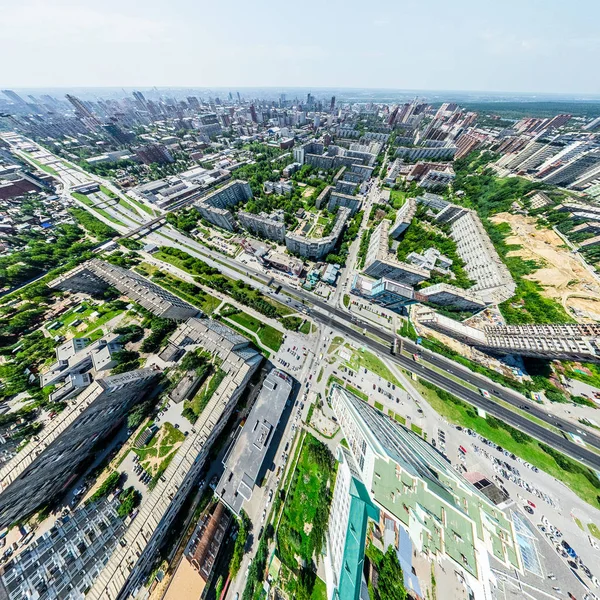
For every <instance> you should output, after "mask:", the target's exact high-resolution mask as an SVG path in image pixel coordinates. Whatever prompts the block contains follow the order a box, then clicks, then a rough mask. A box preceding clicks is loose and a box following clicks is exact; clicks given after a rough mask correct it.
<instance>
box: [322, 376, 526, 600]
mask: <svg viewBox="0 0 600 600" xmlns="http://www.w3.org/2000/svg"><path fill="white" fill-rule="evenodd" d="M330 401H331V406H332V408H333V410H334V412H335V414H336V416H337V418H338V421H339V423H340V426H341V428H342V430H343V433H344V437H345V439H346V441H347V443H348V446H349V448H350V453H351V454H352V457H353V458H354V462H355V464H356V467H357V470H358V473H359V474H360V477H361V480H362V481H364V484H365V487H366V489H367V490H369V497H370V498H371V499H372V501H373V502H374V504H375V505H376V506H377V507H378V508H379V509H380V513H381V518H382V519H383V518H387V519H392V520H393V521H395V522H396V523H397V524H398V526H399V527H402V528H404V529H405V530H406V531H407V532H408V534H409V536H410V539H411V541H412V543H413V547H414V548H415V549H416V551H417V552H422V553H425V554H428V555H429V556H434V557H438V558H439V559H447V560H449V561H451V563H452V564H453V566H454V567H455V568H456V569H457V570H458V571H460V572H461V573H463V574H464V576H465V579H466V581H467V583H468V585H469V587H470V588H471V590H472V591H473V592H474V597H476V598H479V597H491V591H490V578H491V570H490V563H489V555H490V554H491V555H492V556H494V558H496V559H497V560H498V561H500V562H501V563H502V564H504V565H505V566H507V567H512V568H514V569H517V570H522V562H521V557H520V551H519V547H518V543H517V541H516V537H515V532H514V528H513V525H512V522H511V521H510V520H509V519H508V518H507V517H506V515H505V514H504V512H503V511H502V510H501V509H500V508H498V507H497V506H496V505H494V504H493V503H492V502H491V501H490V500H489V499H488V498H487V497H486V496H484V495H483V494H482V493H481V492H479V491H478V490H477V489H476V488H475V487H473V486H472V485H471V484H470V483H469V482H468V481H467V480H466V479H465V478H464V477H462V475H460V474H459V473H458V472H457V471H455V470H454V469H453V468H452V466H451V465H450V463H448V462H447V461H446V460H445V459H444V458H443V457H442V456H441V455H440V454H439V453H438V452H437V451H436V450H435V449H434V448H433V447H432V446H430V445H429V444H428V443H427V442H425V441H424V440H423V439H422V438H421V437H420V436H418V435H417V434H415V433H413V432H412V431H410V430H409V429H406V428H405V427H403V426H402V425H400V424H399V423H397V422H396V421H394V420H392V419H391V418H389V417H388V416H386V415H384V414H383V413H382V412H380V411H378V410H377V409H375V408H373V407H371V406H370V405H369V404H368V403H367V402H365V401H364V400H361V399H360V398H358V397H356V396H354V395H353V394H351V393H350V392H348V391H347V390H345V389H344V388H342V387H340V386H338V385H337V384H334V385H333V386H332V388H331V392H330Z"/></svg>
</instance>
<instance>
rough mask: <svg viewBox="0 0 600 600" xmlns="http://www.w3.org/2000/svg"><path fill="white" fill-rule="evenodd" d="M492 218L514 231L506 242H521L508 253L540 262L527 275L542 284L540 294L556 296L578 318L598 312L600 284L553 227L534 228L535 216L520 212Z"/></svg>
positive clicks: (585, 318)
mask: <svg viewBox="0 0 600 600" xmlns="http://www.w3.org/2000/svg"><path fill="white" fill-rule="evenodd" d="M491 221H492V222H493V223H508V224H509V225H510V227H511V229H512V232H513V233H512V235H510V236H509V237H507V238H506V243H507V244H517V245H519V246H521V248H520V249H519V250H515V251H514V252H511V253H509V256H519V257H521V258H523V259H525V260H529V259H532V260H535V261H537V262H538V263H540V264H541V265H542V267H541V268H540V269H538V270H537V271H535V273H532V274H530V275H528V276H527V279H530V280H532V281H536V282H538V283H539V284H541V285H542V286H543V288H544V290H543V292H542V294H543V295H545V296H547V297H548V298H552V299H554V300H558V301H559V302H560V303H561V304H562V306H563V308H565V310H567V311H568V313H569V314H571V315H573V317H574V318H575V319H577V320H578V321H580V322H586V321H590V320H595V317H593V316H592V315H599V316H600V284H599V283H598V281H597V280H596V278H595V277H594V276H593V275H592V273H590V271H588V269H587V268H586V267H585V266H584V265H583V264H582V262H581V261H580V259H579V258H578V255H576V254H572V253H571V252H570V251H569V250H568V249H567V248H565V243H564V241H563V240H562V239H561V237H560V236H559V235H558V234H557V233H556V232H555V231H553V230H552V229H537V228H536V220H535V219H533V218H531V217H525V216H523V215H512V214H510V213H499V214H497V215H495V216H494V217H492V219H491ZM581 296H582V297H583V298H581Z"/></svg>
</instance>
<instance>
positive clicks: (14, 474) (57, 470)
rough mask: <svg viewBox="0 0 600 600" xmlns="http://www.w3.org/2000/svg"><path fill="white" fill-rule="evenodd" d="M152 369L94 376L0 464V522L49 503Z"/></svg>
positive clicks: (142, 387) (130, 402)
mask: <svg viewBox="0 0 600 600" xmlns="http://www.w3.org/2000/svg"><path fill="white" fill-rule="evenodd" d="M157 375H158V372H157V371H155V370H154V369H138V370H137V371H130V372H129V373H122V374H120V375H112V376H110V377H106V378H104V379H97V380H96V381H94V383H93V384H92V385H90V386H89V387H87V388H86V389H85V390H84V391H83V392H82V393H81V394H79V395H78V396H77V397H76V398H75V399H74V400H73V401H72V402H69V403H68V405H67V407H66V408H65V409H64V410H63V411H62V412H61V413H60V414H59V415H58V416H57V417H56V418H55V419H54V420H53V421H51V422H50V423H48V424H46V425H45V427H44V428H43V429H42V430H41V431H40V432H39V433H38V434H37V435H36V436H35V438H33V439H31V440H30V441H29V443H28V444H27V445H26V446H25V447H24V448H23V449H22V450H21V451H20V452H19V453H18V454H17V455H16V456H15V457H14V458H12V459H11V460H10V461H8V462H7V463H5V464H4V466H3V467H2V469H0V527H6V526H8V525H10V524H11V523H13V522H15V521H16V520H17V519H20V518H23V517H25V516H27V515H29V514H31V513H32V512H33V511H35V510H36V509H37V508H39V507H40V506H41V505H42V504H47V503H48V502H51V501H52V500H53V499H54V498H56V497H57V496H58V495H60V494H61V493H63V492H64V491H65V490H66V489H67V488H68V486H69V484H71V483H73V482H74V481H75V479H76V478H77V468H78V467H79V465H80V464H81V462H82V461H83V460H84V459H85V458H86V457H87V456H88V455H89V453H90V451H91V450H92V448H93V447H94V445H96V444H97V443H98V442H99V441H100V440H102V439H103V438H104V437H106V436H107V435H108V434H109V432H110V431H111V430H114V429H115V428H116V427H118V426H119V425H120V423H121V420H122V419H123V417H124V416H125V415H126V414H127V411H128V410H129V408H130V407H131V406H132V405H133V404H134V403H135V402H136V401H137V400H138V399H139V398H140V395H141V393H142V392H143V391H144V390H145V388H146V387H147V386H148V384H149V383H150V382H151V381H152V380H154V379H155V378H156V376H157Z"/></svg>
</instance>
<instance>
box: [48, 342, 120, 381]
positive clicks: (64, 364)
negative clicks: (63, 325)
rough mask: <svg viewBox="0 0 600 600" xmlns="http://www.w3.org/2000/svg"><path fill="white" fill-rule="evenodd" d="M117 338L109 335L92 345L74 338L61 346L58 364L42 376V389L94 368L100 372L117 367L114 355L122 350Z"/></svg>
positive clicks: (57, 352)
mask: <svg viewBox="0 0 600 600" xmlns="http://www.w3.org/2000/svg"><path fill="white" fill-rule="evenodd" d="M117 338H118V336H116V335H108V336H104V337H101V338H100V339H98V340H95V341H94V342H92V343H89V339H88V338H73V339H72V340H69V341H67V342H65V343H64V344H61V345H60V346H58V347H57V348H56V350H55V352H56V362H55V363H52V364H51V365H50V366H49V367H48V368H47V370H46V371H45V372H44V373H42V374H41V375H40V387H46V386H47V385H56V384H57V383H59V382H60V381H63V380H65V379H66V378H67V377H69V376H70V375H74V374H76V373H83V372H84V371H89V370H90V369H92V368H94V369H95V370H96V371H97V372H100V371H105V370H108V369H111V368H112V367H114V366H116V361H114V360H113V359H112V355H113V354H114V353H115V352H118V351H119V350H121V345H120V344H119V343H118V342H117V341H116V340H117Z"/></svg>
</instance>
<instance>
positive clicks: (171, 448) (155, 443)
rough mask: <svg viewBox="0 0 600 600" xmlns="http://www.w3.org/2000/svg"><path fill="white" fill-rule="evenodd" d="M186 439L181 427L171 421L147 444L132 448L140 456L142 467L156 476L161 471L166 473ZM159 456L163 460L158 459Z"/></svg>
mask: <svg viewBox="0 0 600 600" xmlns="http://www.w3.org/2000/svg"><path fill="white" fill-rule="evenodd" d="M184 440H185V436H184V435H183V433H182V432H181V431H179V429H176V428H175V427H174V426H173V425H171V423H165V424H164V425H163V426H162V427H161V428H160V430H159V431H157V432H156V433H155V434H154V436H153V437H152V439H151V440H150V441H149V442H148V443H147V444H146V445H145V446H143V447H142V448H132V450H133V452H135V453H136V454H137V455H138V456H139V457H140V463H141V465H142V467H143V468H144V469H145V470H146V471H147V472H148V473H151V474H152V475H154V476H156V473H157V472H159V471H160V472H161V473H164V471H165V470H166V468H167V467H168V466H169V463H170V462H171V460H172V459H173V457H174V456H175V453H176V450H177V448H179V446H180V445H181V443H182V442H183V441H184ZM158 458H162V459H163V460H161V461H158V460H156V459H158ZM153 459H154V460H153Z"/></svg>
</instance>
